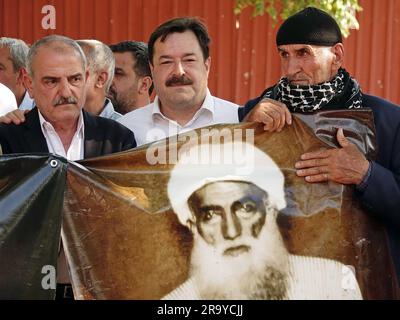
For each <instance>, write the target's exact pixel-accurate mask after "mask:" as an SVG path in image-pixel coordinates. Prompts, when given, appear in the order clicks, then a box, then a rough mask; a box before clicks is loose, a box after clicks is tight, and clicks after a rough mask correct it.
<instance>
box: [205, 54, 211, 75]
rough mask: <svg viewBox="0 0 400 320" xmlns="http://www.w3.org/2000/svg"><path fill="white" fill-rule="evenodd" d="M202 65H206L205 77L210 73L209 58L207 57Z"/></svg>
mask: <svg viewBox="0 0 400 320" xmlns="http://www.w3.org/2000/svg"><path fill="white" fill-rule="evenodd" d="M204 64H205V65H206V70H207V76H208V74H209V73H210V68H211V57H208V58H207V59H206V60H205V61H204Z"/></svg>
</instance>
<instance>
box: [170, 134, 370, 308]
mask: <svg viewBox="0 0 400 320" xmlns="http://www.w3.org/2000/svg"><path fill="white" fill-rule="evenodd" d="M180 154H181V155H182V156H181V157H180V158H179V160H178V163H177V164H176V165H175V167H174V169H173V170H172V172H171V176H170V180H169V183H168V196H169V199H170V202H171V205H172V208H173V209H174V212H175V213H176V214H177V216H178V219H179V221H180V222H181V223H182V224H183V225H185V226H187V227H189V228H190V230H191V232H192V234H193V242H194V243H193V249H192V254H191V260H190V271H189V279H188V280H187V281H186V282H185V283H183V284H182V285H181V286H179V287H178V288H176V289H175V290H174V291H172V292H171V293H169V294H168V295H167V296H165V297H164V299H274V300H278V299H279V300H280V299H362V296H361V293H360V289H359V287H358V284H357V280H356V279H355V277H354V275H353V274H352V272H346V273H347V274H350V276H351V279H350V282H351V284H352V286H351V288H343V287H342V283H343V273H342V272H343V270H346V271H348V267H346V266H345V265H343V264H341V263H340V262H338V261H334V260H329V259H323V258H314V257H308V256H296V255H292V254H290V253H289V252H288V251H287V249H286V247H285V244H284V242H283V239H282V236H281V234H280V231H279V228H278V225H277V222H276V218H277V215H278V213H279V211H280V210H282V209H283V208H285V207H286V200H285V195H284V176H283V174H282V172H281V170H280V169H279V167H278V166H277V165H276V163H275V162H274V161H273V160H272V159H271V158H270V157H269V156H268V155H267V154H266V153H264V152H263V151H261V150H260V149H258V148H256V147H255V146H253V145H251V144H249V143H243V142H241V141H234V142H230V143H225V144H201V145H196V146H193V147H191V148H189V149H188V150H185V152H184V153H183V152H181V153H180ZM243 155H244V159H243ZM347 280H348V279H347Z"/></svg>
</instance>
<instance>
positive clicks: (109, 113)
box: [99, 98, 122, 120]
mask: <svg viewBox="0 0 400 320" xmlns="http://www.w3.org/2000/svg"><path fill="white" fill-rule="evenodd" d="M99 116H100V117H103V118H107V119H112V120H118V119H119V118H121V117H122V114H120V113H118V112H117V111H115V109H114V106H113V104H112V102H111V100H110V99H108V98H107V99H106V102H105V105H104V108H103V110H102V111H101V113H100V114H99Z"/></svg>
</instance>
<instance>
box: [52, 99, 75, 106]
mask: <svg viewBox="0 0 400 320" xmlns="http://www.w3.org/2000/svg"><path fill="white" fill-rule="evenodd" d="M77 103H78V100H76V99H75V98H74V97H67V98H65V97H60V98H58V99H57V100H56V101H54V102H53V106H59V105H62V104H77Z"/></svg>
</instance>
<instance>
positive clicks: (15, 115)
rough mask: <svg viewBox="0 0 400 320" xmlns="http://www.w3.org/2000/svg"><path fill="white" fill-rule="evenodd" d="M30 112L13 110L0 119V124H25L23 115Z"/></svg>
mask: <svg viewBox="0 0 400 320" xmlns="http://www.w3.org/2000/svg"><path fill="white" fill-rule="evenodd" d="M29 111H30V110H23V111H22V110H19V109H17V110H13V111H11V112H9V113H7V114H5V115H4V116H2V117H0V123H6V124H10V123H14V124H21V123H23V122H25V113H28V112H29Z"/></svg>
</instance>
